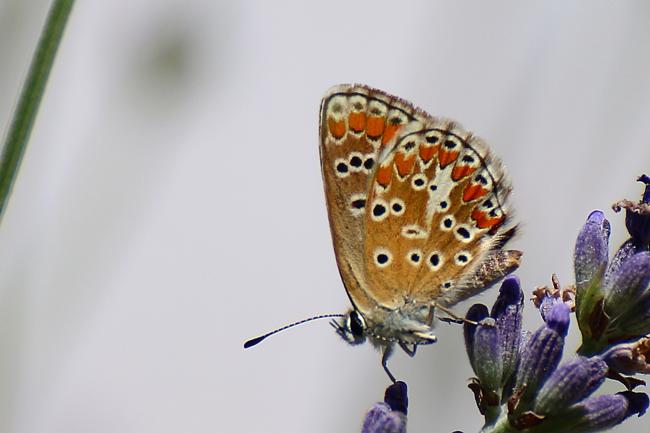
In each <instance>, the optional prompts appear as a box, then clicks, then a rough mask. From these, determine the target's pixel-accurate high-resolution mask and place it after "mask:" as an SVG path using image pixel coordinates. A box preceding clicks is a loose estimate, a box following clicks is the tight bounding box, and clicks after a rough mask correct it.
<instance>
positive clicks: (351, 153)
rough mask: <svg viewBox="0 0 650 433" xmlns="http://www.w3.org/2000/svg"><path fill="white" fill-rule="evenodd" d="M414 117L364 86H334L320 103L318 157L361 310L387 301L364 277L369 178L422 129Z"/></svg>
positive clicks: (339, 248)
mask: <svg viewBox="0 0 650 433" xmlns="http://www.w3.org/2000/svg"><path fill="white" fill-rule="evenodd" d="M415 115H416V112H415V111H414V110H413V108H412V107H410V106H409V105H408V104H406V103H404V102H402V101H400V100H399V99H397V98H394V97H390V96H388V95H386V94H384V93H382V92H381V91H378V90H374V89H371V88H368V87H366V86H361V85H341V86H336V87H334V88H332V89H330V91H329V92H328V93H327V95H326V96H325V97H324V98H323V101H322V104H321V118H320V158H321V169H322V174H323V183H324V186H325V197H326V201H327V210H328V216H329V221H330V229H331V232H332V239H333V242H334V251H335V254H336V260H337V263H338V267H339V272H340V274H341V278H342V279H343V283H344V285H345V287H346V290H347V292H348V295H349V297H350V300H351V301H352V303H353V304H354V305H355V306H356V308H358V309H360V310H361V311H368V310H369V309H371V308H372V307H374V306H376V305H377V303H380V304H383V303H385V301H386V299H383V298H382V297H381V296H380V297H378V296H376V294H375V292H374V290H370V289H369V286H368V282H367V279H366V275H365V264H364V247H363V245H364V233H365V229H364V220H365V219H364V215H365V214H366V207H367V206H366V203H367V199H368V193H369V192H368V188H369V185H370V180H371V179H372V178H373V177H374V174H375V171H376V168H377V165H378V164H377V161H378V159H379V158H380V155H381V154H382V153H384V152H387V151H388V149H391V148H392V147H394V145H395V142H396V137H397V136H398V134H402V135H403V134H404V132H405V131H412V130H418V129H421V128H422V123H420V122H418V121H417V120H416V117H415Z"/></svg>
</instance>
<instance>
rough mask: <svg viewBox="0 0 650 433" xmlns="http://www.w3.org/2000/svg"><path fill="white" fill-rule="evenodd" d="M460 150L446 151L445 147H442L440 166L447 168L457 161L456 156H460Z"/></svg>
mask: <svg viewBox="0 0 650 433" xmlns="http://www.w3.org/2000/svg"><path fill="white" fill-rule="evenodd" d="M459 153H460V152H458V151H456V152H454V151H451V152H449V151H446V150H445V148H444V147H443V148H441V149H440V152H439V160H440V168H445V167H447V166H448V165H449V164H451V163H452V162H454V161H456V158H458V154H459Z"/></svg>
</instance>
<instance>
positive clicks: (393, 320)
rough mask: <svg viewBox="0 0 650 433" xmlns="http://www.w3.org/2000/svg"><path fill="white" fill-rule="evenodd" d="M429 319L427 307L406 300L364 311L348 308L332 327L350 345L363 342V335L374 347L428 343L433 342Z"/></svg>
mask: <svg viewBox="0 0 650 433" xmlns="http://www.w3.org/2000/svg"><path fill="white" fill-rule="evenodd" d="M432 320H433V309H432V307H431V306H429V305H425V304H421V303H417V302H414V301H411V300H408V299H407V300H405V302H404V304H403V305H402V306H401V307H400V308H393V309H389V308H385V307H381V306H377V307H375V308H373V309H372V310H369V311H366V312H364V313H361V312H360V311H358V310H351V311H350V312H348V314H346V315H345V317H344V318H343V320H342V321H341V322H340V324H338V326H335V327H336V328H337V331H338V333H339V334H340V335H341V336H342V337H343V338H344V339H345V340H346V341H347V342H348V343H350V344H360V343H363V342H364V341H365V339H366V338H367V339H369V340H370V342H371V343H372V344H373V345H374V346H386V345H390V344H393V343H403V344H409V345H410V344H429V343H431V342H433V341H435V336H434V335H433V333H432V328H433V326H432Z"/></svg>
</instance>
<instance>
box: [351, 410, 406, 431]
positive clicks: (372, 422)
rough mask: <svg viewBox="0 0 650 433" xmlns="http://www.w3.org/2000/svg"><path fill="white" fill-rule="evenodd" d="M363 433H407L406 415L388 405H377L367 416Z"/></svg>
mask: <svg viewBox="0 0 650 433" xmlns="http://www.w3.org/2000/svg"><path fill="white" fill-rule="evenodd" d="M361 433H406V415H404V414H403V413H402V412H397V411H392V410H391V409H390V406H389V405H387V404H386V403H375V405H374V406H373V407H372V408H371V409H370V411H369V412H368V413H367V414H366V418H365V419H364V421H363V426H362V427H361Z"/></svg>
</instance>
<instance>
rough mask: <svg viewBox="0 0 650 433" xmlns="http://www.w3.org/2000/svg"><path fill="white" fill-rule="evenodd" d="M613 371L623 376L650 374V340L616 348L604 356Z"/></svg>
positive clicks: (645, 339)
mask: <svg viewBox="0 0 650 433" xmlns="http://www.w3.org/2000/svg"><path fill="white" fill-rule="evenodd" d="M603 359H604V360H605V362H606V363H607V365H609V366H610V368H612V369H613V370H615V371H617V372H619V373H623V374H631V375H632V374H637V373H643V374H650V338H648V337H644V338H641V339H640V340H638V341H636V342H634V343H629V344H620V345H618V346H614V347H613V348H611V349H610V350H609V351H608V352H607V353H605V354H604V355H603Z"/></svg>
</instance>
